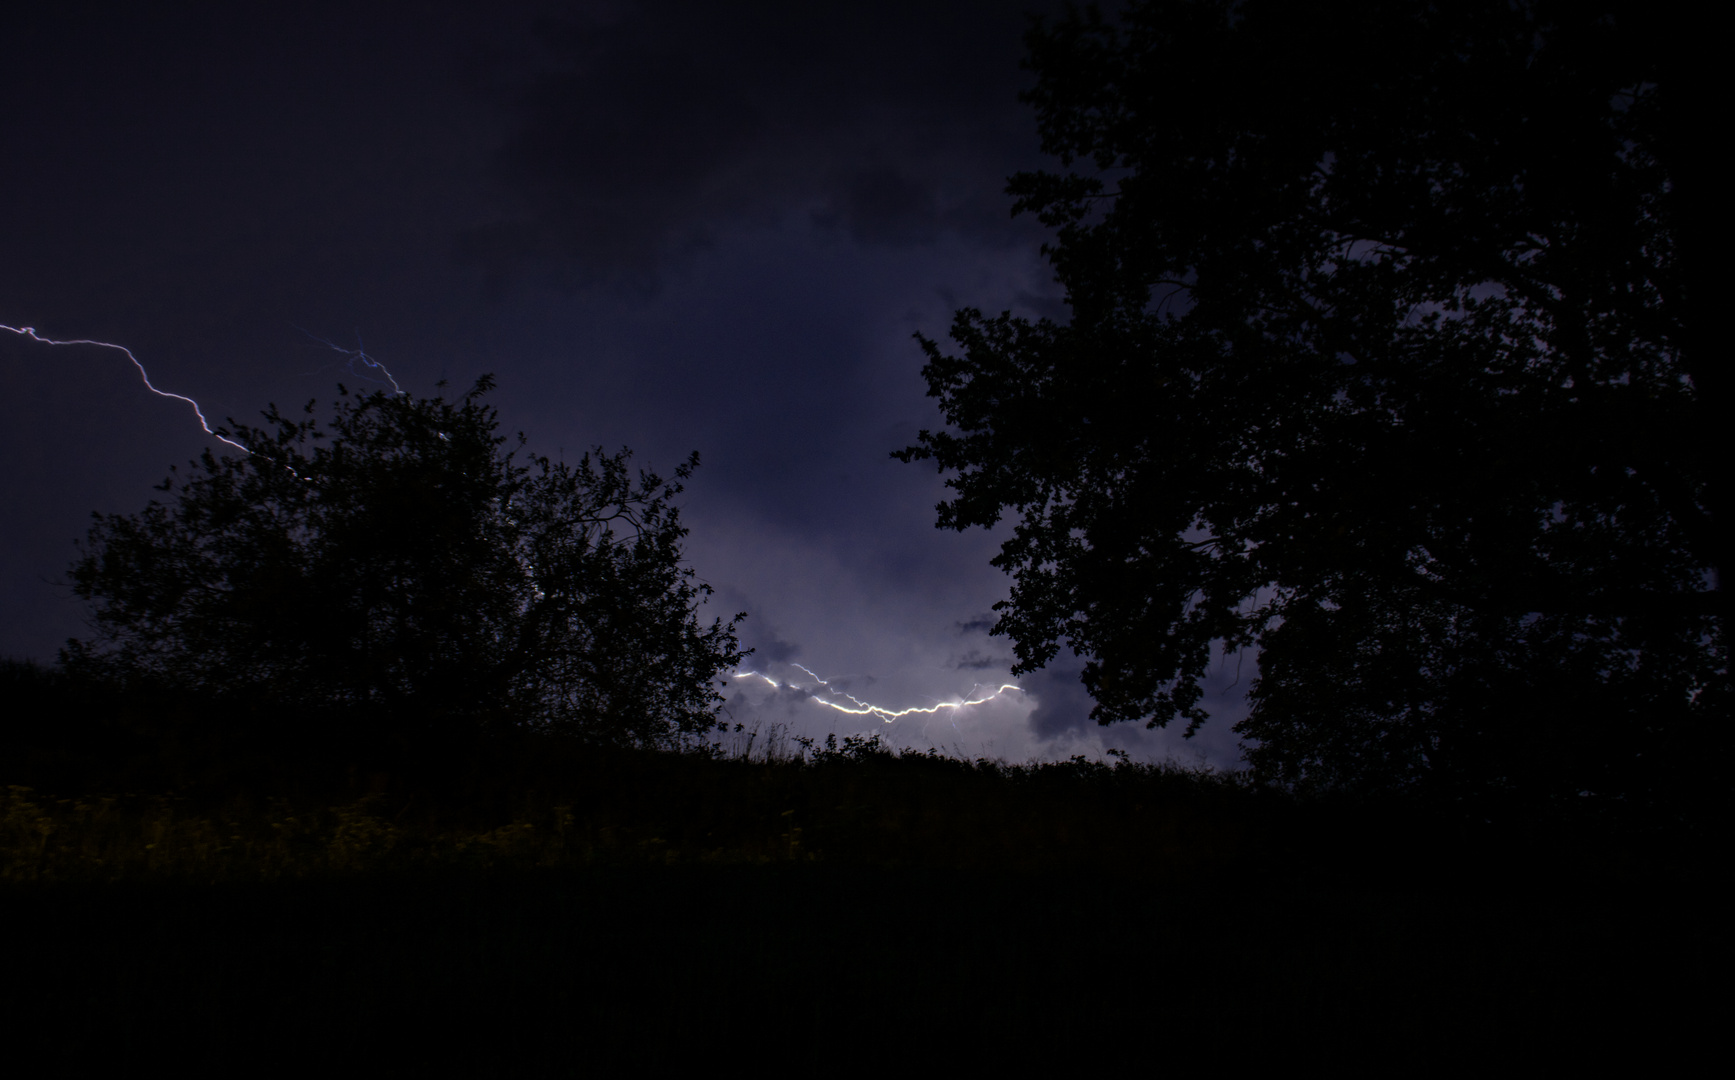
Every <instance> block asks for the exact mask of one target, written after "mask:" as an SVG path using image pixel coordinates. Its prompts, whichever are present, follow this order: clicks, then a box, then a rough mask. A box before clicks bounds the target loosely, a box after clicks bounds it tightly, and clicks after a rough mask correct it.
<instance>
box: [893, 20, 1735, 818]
mask: <svg viewBox="0 0 1735 1080" xmlns="http://www.w3.org/2000/svg"><path fill="white" fill-rule="evenodd" d="M1647 10H1648V9H1646V8H1644V7H1642V6H1640V5H1626V4H1608V5H1601V6H1599V5H1596V4H1576V3H1575V4H1552V3H1530V2H1517V3H1513V2H1507V0H1482V2H1470V3H1455V4H1427V3H1418V2H1408V3H1386V2H1365V3H1337V4H1324V5H1321V4H1291V3H1283V2H1280V0H1244V2H1228V0H1205V2H1188V0H1150V2H1139V3H1133V4H1131V5H1129V6H1128V7H1127V8H1126V9H1125V10H1124V11H1123V12H1122V13H1121V14H1120V15H1119V16H1118V17H1117V18H1113V19H1109V18H1104V17H1102V16H1100V15H1099V14H1098V13H1097V12H1096V11H1095V10H1094V9H1093V10H1091V11H1089V12H1086V13H1082V14H1081V13H1079V12H1077V11H1073V12H1071V13H1070V14H1069V15H1068V16H1067V17H1066V18H1064V19H1062V20H1060V21H1059V22H1056V23H1053V24H1038V25H1037V26H1036V27H1035V28H1034V29H1033V30H1032V32H1031V34H1030V36H1029V38H1028V43H1029V50H1030V51H1029V59H1028V61H1027V64H1028V66H1029V67H1030V68H1031V69H1032V70H1034V72H1035V73H1036V76H1037V84H1036V87H1035V89H1034V90H1032V91H1030V92H1029V93H1028V94H1027V95H1026V100H1027V101H1028V102H1030V103H1031V104H1033V105H1034V106H1035V108H1036V113H1037V117H1038V120H1039V125H1040V131H1041V134H1042V140H1043V148H1044V151H1045V152H1046V153H1048V154H1050V155H1053V156H1055V157H1057V158H1058V159H1059V161H1060V163H1061V164H1062V165H1063V166H1064V167H1065V168H1064V171H1060V172H1035V173H1021V174H1019V175H1017V176H1016V177H1014V178H1013V180H1012V182H1011V185H1010V187H1009V189H1008V190H1009V192H1010V193H1011V194H1013V195H1014V196H1016V200H1017V201H1016V205H1015V212H1031V213H1035V214H1037V215H1038V216H1039V217H1040V219H1041V220H1042V221H1043V222H1044V223H1045V224H1046V225H1048V226H1049V227H1051V228H1052V229H1053V230H1054V235H1055V239H1054V241H1053V242H1052V243H1051V244H1049V245H1048V246H1046V247H1045V249H1044V251H1045V253H1046V255H1047V257H1048V259H1049V261H1050V262H1051V264H1052V266H1053V268H1054V270H1055V273H1056V277H1057V280H1058V282H1059V283H1060V284H1061V285H1063V286H1064V288H1065V290H1066V302H1067V304H1068V305H1069V306H1070V309H1071V319H1070V321H1067V322H1064V323H1061V322H1056V321H1052V320H1049V319H1040V320H1036V321H1032V320H1029V319H1026V318H1022V317H1016V316H1013V315H1011V314H1010V313H1003V314H1001V315H999V316H997V317H989V316H985V315H983V314H982V313H981V312H980V311H977V310H974V309H966V310H963V311H960V312H958V313H957V316H956V319H955V321H954V324H953V327H952V330H951V337H952V339H953V342H954V343H955V346H956V348H955V351H946V350H944V349H942V348H941V347H940V345H939V344H938V343H936V342H934V341H931V340H928V339H925V338H924V339H922V347H923V348H924V350H925V351H926V355H927V364H926V366H925V368H924V369H923V370H924V376H925V378H926V379H927V382H928V386H929V392H930V394H931V395H932V396H934V397H937V398H938V399H939V402H940V407H941V409H942V411H943V413H944V416H945V419H946V421H947V424H948V427H947V428H946V429H945V430H941V431H938V432H929V431H923V432H922V433H921V434H920V436H919V438H918V442H917V445H915V446H912V447H910V448H908V449H906V450H903V451H901V452H900V454H899V455H898V456H901V457H902V458H903V459H904V460H906V461H907V460H918V459H919V460H929V461H933V462H934V463H936V464H937V465H938V467H939V468H940V469H941V470H942V471H944V472H950V473H951V474H952V475H951V477H950V478H949V479H948V481H947V483H948V485H949V487H950V488H951V489H952V491H953V492H954V496H953V497H951V498H950V499H949V501H947V502H944V503H942V504H941V505H940V507H939V524H940V525H941V526H942V527H951V528H957V529H964V528H968V527H971V526H978V525H980V526H989V525H992V524H994V523H995V522H997V521H998V520H1000V518H1001V517H1002V516H1003V515H1013V516H1015V519H1016V527H1015V529H1014V531H1013V533H1012V536H1011V538H1010V539H1009V540H1007V542H1006V543H1005V545H1004V546H1003V547H1002V549H1001V551H1000V554H999V556H998V557H997V558H996V559H995V560H994V562H995V564H996V565H997V566H999V567H1001V568H1002V569H1004V570H1005V571H1007V572H1008V573H1009V574H1011V575H1012V576H1013V578H1014V584H1013V588H1012V591H1011V595H1010V598H1009V599H1008V600H1007V601H1005V602H1004V603H1003V604H1001V605H1000V610H1001V615H1000V618H999V621H998V623H997V625H996V627H995V629H996V631H997V632H999V633H1003V634H1008V635H1010V637H1011V638H1012V641H1013V643H1014V646H1015V648H1016V651H1017V655H1018V658H1019V668H1018V669H1017V670H1029V669H1031V668H1034V667H1038V666H1041V665H1043V664H1045V663H1047V662H1048V661H1050V660H1051V659H1052V658H1053V657H1054V656H1055V655H1056V653H1057V651H1058V649H1059V647H1060V646H1061V645H1062V644H1063V643H1064V644H1070V646H1071V648H1073V649H1074V650H1075V651H1076V652H1077V653H1078V654H1079V655H1080V656H1082V657H1084V658H1086V660H1087V664H1086V666H1085V669H1084V675H1083V678H1084V681H1085V684H1086V686H1087V687H1088V689H1089V690H1090V692H1091V694H1092V695H1093V697H1094V699H1095V702H1096V706H1095V709H1094V712H1093V716H1095V717H1096V718H1097V719H1098V720H1099V721H1101V722H1103V723H1109V722H1113V721H1123V720H1135V719H1142V720H1145V721H1146V722H1148V723H1149V724H1150V725H1152V726H1156V725H1161V724H1165V723H1167V722H1169V721H1170V720H1172V719H1174V718H1176V717H1180V718H1182V719H1184V720H1185V721H1186V722H1187V724H1188V729H1187V730H1188V733H1189V734H1191V733H1192V731H1193V730H1194V729H1195V728H1196V727H1197V725H1198V724H1200V723H1201V722H1202V721H1203V720H1204V719H1205V713H1204V711H1203V710H1202V708H1201V707H1200V701H1201V685H1200V684H1201V680H1202V679H1203V678H1204V677H1205V676H1206V674H1207V672H1208V669H1209V667H1210V665H1211V664H1212V662H1213V659H1214V656H1215V655H1216V654H1217V650H1219V649H1228V650H1235V649H1242V648H1250V649H1253V650H1256V652H1257V656H1258V662H1259V676H1258V679H1257V680H1256V682H1254V684H1253V687H1252V690H1251V693H1250V701H1251V711H1250V714H1249V715H1248V716H1247V718H1246V719H1245V720H1244V721H1243V722H1241V723H1240V724H1239V726H1238V727H1237V731H1238V732H1240V733H1241V734H1242V735H1243V736H1245V737H1247V740H1248V747H1249V754H1250V758H1251V760H1252V762H1253V764H1254V766H1255V767H1256V769H1258V770H1259V771H1261V772H1262V773H1263V774H1265V775H1266V776H1268V777H1270V778H1273V779H1275V780H1279V781H1282V782H1286V783H1293V784H1300V785H1303V786H1307V785H1315V786H1320V787H1336V788H1343V787H1361V788H1375V789H1391V788H1414V787H1416V786H1417V785H1426V784H1436V785H1439V784H1446V785H1448V786H1449V787H1451V788H1452V789H1453V790H1458V791H1463V790H1465V789H1466V788H1467V787H1468V788H1474V789H1476V790H1481V791H1492V790H1514V791H1515V790H1523V791H1531V792H1550V793H1565V794H1569V795H1574V796H1576V795H1577V794H1578V793H1579V792H1581V791H1595V792H1597V793H1600V794H1608V795H1617V796H1620V797H1626V796H1627V795H1630V794H1633V793H1635V792H1637V791H1639V790H1640V789H1647V790H1648V789H1650V788H1654V787H1656V786H1657V785H1660V784H1666V783H1668V782H1670V781H1669V779H1668V778H1667V777H1666V776H1665V775H1663V774H1662V773H1661V772H1659V771H1658V769H1659V768H1660V765H1659V763H1660V762H1662V761H1663V760H1665V759H1666V760H1674V761H1679V760H1680V759H1681V756H1682V755H1681V754H1680V753H1678V751H1680V750H1681V749H1682V748H1683V747H1692V746H1698V747H1701V748H1702V747H1703V745H1704V744H1703V739H1704V738H1707V737H1710V734H1711V733H1713V732H1721V731H1722V728H1721V726H1720V725H1719V723H1718V721H1717V719H1716V718H1717V717H1719V716H1721V715H1723V714H1724V711H1725V710H1726V702H1727V698H1728V688H1729V681H1728V667H1727V652H1726V640H1725V638H1724V633H1725V629H1724V621H1725V619H1726V613H1727V601H1726V595H1725V593H1724V592H1723V591H1722V589H1721V587H1720V579H1719V573H1720V571H1721V570H1722V568H1723V567H1724V565H1725V563H1726V562H1727V554H1728V545H1729V542H1728V528H1727V505H1728V504H1727V481H1726V479H1725V478H1724V477H1723V476H1722V474H1720V473H1719V472H1717V471H1716V469H1715V468H1714V467H1713V466H1712V464H1711V461H1712V460H1713V458H1714V451H1715V447H1716V446H1717V445H1718V444H1719V443H1720V442H1721V440H1720V439H1719V438H1718V437H1717V436H1716V434H1715V432H1716V430H1717V425H1718V423H1719V422H1720V421H1721V419H1722V418H1723V417H1724V416H1726V415H1727V413H1726V410H1725V407H1724V406H1725V402H1724V398H1725V396H1726V390H1725V383H1726V380H1725V379H1724V377H1723V374H1722V369H1721V367H1720V366H1719V365H1721V364H1722V363H1723V361H1721V360H1720V359H1718V358H1717V354H1716V353H1715V352H1714V350H1713V349H1712V348H1710V347H1707V346H1706V345H1705V343H1704V342H1705V338H1704V337H1703V332H1702V329H1701V327H1702V323H1701V322H1700V320H1698V319H1696V318H1695V317H1694V314H1693V313H1694V312H1695V311H1696V310H1697V308H1696V307H1695V306H1694V305H1695V304H1697V303H1698V302H1699V292H1698V291H1696V290H1701V289H1702V288H1703V286H1702V284H1701V282H1703V281H1704V280H1705V278H1704V277H1703V275H1702V274H1700V273H1699V270H1700V269H1702V268H1703V266H1704V258H1703V255H1702V250H1701V240H1700V235H1701V234H1700V233H1698V232H1696V231H1695V230H1696V228H1697V227H1698V226H1699V225H1701V224H1703V222H1704V220H1705V219H1704V217H1703V215H1702V214H1701V213H1700V211H1699V206H1700V201H1699V200H1701V199H1702V196H1700V195H1699V190H1700V189H1699V188H1698V186H1697V185H1698V183H1699V180H1700V177H1701V175H1702V172H1701V171H1700V169H1699V166H1698V164H1697V159H1696V158H1695V155H1697V154H1698V153H1700V151H1699V150H1698V149H1697V145H1696V143H1697V139H1696V137H1694V136H1692V134H1691V132H1690V131H1688V129H1687V125H1686V122H1685V121H1684V120H1683V119H1682V115H1683V113H1684V110H1685V108H1686V106H1687V104H1688V103H1689V100H1690V98H1691V96H1692V95H1693V94H1694V93H1696V92H1697V91H1696V88H1695V87H1694V86H1693V85H1692V84H1690V83H1688V82H1686V81H1685V80H1686V78H1687V77H1688V75H1687V74H1685V73H1683V72H1681V71H1680V70H1679V69H1678V68H1675V67H1670V66H1668V65H1666V64H1665V63H1664V62H1663V57H1664V52H1663V49H1662V44H1661V43H1662V42H1663V41H1664V40H1665V38H1666V36H1667V35H1666V33H1665V30H1666V28H1661V27H1659V26H1658V25H1655V24H1654V23H1653V22H1651V21H1650V20H1649V19H1648V17H1647V15H1646V12H1647ZM1666 750H1667V751H1672V752H1674V753H1673V755H1672V756H1671V755H1670V754H1668V753H1665V752H1664V751H1666Z"/></svg>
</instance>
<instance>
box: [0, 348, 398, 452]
mask: <svg viewBox="0 0 1735 1080" xmlns="http://www.w3.org/2000/svg"><path fill="white" fill-rule="evenodd" d="M0 330H10V331H11V332H12V333H14V334H17V335H19V336H20V337H27V338H29V339H30V340H31V341H40V342H41V343H42V344H44V345H95V346H97V347H98V348H103V349H114V350H117V351H118V352H121V353H123V354H125V356H126V358H127V359H128V360H131V361H132V362H133V367H135V368H138V369H139V378H140V379H142V380H143V381H144V384H145V389H146V390H149V391H150V392H151V393H153V394H155V395H157V396H158V397H166V398H173V399H174V400H176V401H184V402H186V403H187V404H188V405H191V406H192V407H193V415H194V416H196V417H198V418H199V426H200V427H201V428H204V429H205V434H207V435H209V436H211V438H213V439H216V440H217V441H218V442H222V443H228V444H229V445H230V446H233V447H234V448H235V449H237V450H239V451H241V452H242V453H246V454H250V453H252V452H253V451H251V450H249V449H247V448H246V447H245V446H242V445H241V444H240V443H238V442H236V441H235V440H234V439H231V438H229V437H228V436H227V435H222V434H219V433H218V432H216V431H214V430H212V428H211V422H210V421H209V420H206V419H205V411H204V410H203V409H201V408H199V403H198V402H197V401H194V400H193V399H192V398H190V397H188V396H187V395H185V394H172V393H170V392H169V391H167V390H158V389H157V388H156V386H155V385H154V384H153V383H152V382H151V376H150V373H149V372H147V371H145V366H144V365H143V364H141V363H139V358H138V357H136V356H134V355H133V351H132V350H131V349H129V348H127V347H126V346H125V345H116V344H114V343H113V342H109V341H92V340H91V339H90V338H71V339H69V340H67V341H57V340H56V339H54V338H45V337H43V336H42V335H41V334H38V333H37V332H36V328H35V327H33V326H5V325H3V324H0ZM394 385H395V384H394Z"/></svg>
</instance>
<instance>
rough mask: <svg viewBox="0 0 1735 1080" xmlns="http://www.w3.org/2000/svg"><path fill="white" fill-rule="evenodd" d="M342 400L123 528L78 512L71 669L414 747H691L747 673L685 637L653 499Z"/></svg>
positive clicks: (682, 596) (390, 403)
mask: <svg viewBox="0 0 1735 1080" xmlns="http://www.w3.org/2000/svg"><path fill="white" fill-rule="evenodd" d="M491 385H492V384H491V381H490V380H489V379H487V378H484V379H483V380H481V381H479V382H478V383H477V384H476V386H475V388H474V389H472V390H471V391H470V392H469V393H467V394H465V395H463V396H462V397H461V398H460V399H458V400H457V401H455V402H453V401H447V400H445V399H444V398H442V397H434V398H416V397H412V396H410V395H407V394H403V395H399V394H388V393H384V392H368V393H351V392H349V391H347V390H344V389H343V388H342V387H340V388H339V390H340V395H339V397H338V399H337V400H336V402H335V403H334V404H333V407H332V411H331V418H330V421H329V424H328V425H322V424H321V423H320V422H319V420H318V418H317V416H316V415H315V414H316V406H315V403H314V402H309V403H308V404H307V407H306V410H305V415H304V416H302V417H299V418H292V417H288V416H285V415H283V414H282V413H280V412H279V411H278V410H277V408H276V407H275V406H272V407H271V408H270V409H269V410H268V411H267V412H266V413H265V414H264V417H265V425H264V426H263V427H251V426H247V425H235V424H233V422H231V424H232V425H233V430H231V431H227V432H225V434H227V435H229V436H231V437H232V438H234V439H235V440H236V441H238V442H240V443H242V444H244V445H245V446H247V447H248V448H249V451H250V452H249V453H244V454H228V455H223V456H218V455H215V454H213V453H211V452H210V451H208V450H207V451H206V452H205V454H204V455H203V457H202V458H201V459H200V460H198V461H196V462H193V463H191V466H190V470H189V471H188V472H186V473H181V472H179V471H173V470H172V471H171V475H170V476H169V478H168V479H166V480H165V481H164V482H163V484H162V485H161V486H160V487H159V489H158V490H160V491H163V492H166V493H168V497H167V499H166V500H161V501H159V500H153V501H152V502H151V503H150V504H149V505H148V506H147V507H146V508H145V510H144V511H143V512H142V513H138V514H132V515H119V514H114V515H103V514H97V515H96V522H95V524H94V525H93V527H92V528H91V530H90V533H89V538H88V541H87V542H86V544H85V545H83V549H82V551H81V554H80V557H79V558H78V560H77V561H76V562H75V563H74V565H73V567H72V573H71V578H72V583H73V587H74V590H75V591H76V593H77V595H78V596H80V597H81V598H83V599H85V600H86V601H88V602H89V603H90V604H91V608H92V613H93V624H94V627H95V630H96V634H95V636H94V637H93V638H91V639H90V640H86V641H74V642H69V643H68V648H67V650H66V652H65V653H64V659H65V660H66V661H67V662H68V663H69V664H70V665H71V666H73V667H75V668H81V669H85V670H95V671H98V672H101V673H104V674H107V675H110V676H114V677H117V678H119V679H122V680H131V681H147V682H153V683H157V684H164V683H166V684H169V685H172V686H179V687H187V688H192V689H196V690H199V691H203V692H211V693H214V694H217V695H219V696H229V697H242V698H246V697H256V698H257V697H263V698H265V699H268V700H270V701H271V702H273V703H275V704H279V705H285V706H289V707H292V708H301V709H305V710H310V711H337V712H341V713H352V714H357V715H367V716H371V717H375V718H378V719H381V720H384V721H386V722H389V723H391V724H394V725H405V726H409V727H412V728H421V729H424V730H427V731H429V732H433V731H435V730H441V729H444V730H450V729H452V728H454V727H473V726H476V725H500V724H506V725H532V726H536V727H541V728H546V729H551V730H556V731H562V732H567V733H571V734H575V735H578V736H581V737H584V738H587V739H592V740H600V741H608V742H617V743H633V744H641V745H647V744H648V745H655V744H664V743H669V742H671V741H678V740H680V739H682V738H683V737H686V736H692V735H697V734H700V733H702V732H704V731H707V730H709V729H710V728H711V727H712V726H713V725H714V724H715V723H716V722H717V708H718V707H719V705H720V703H721V701H722V698H721V696H720V695H719V693H718V692H717V684H716V682H715V679H716V676H717V675H718V674H719V673H720V672H722V671H724V670H725V669H728V668H730V667H732V666H734V665H735V664H737V663H738V662H739V661H740V659H741V656H742V653H741V651H740V649H739V647H738V644H737V641H736V636H735V625H736V622H738V621H739V619H740V618H741V616H736V617H735V619H734V620H732V621H730V622H729V623H724V622H722V621H721V620H720V619H718V620H713V621H712V623H711V624H710V625H709V626H704V625H702V624H701V623H700V621H699V617H698V611H699V607H700V606H701V605H702V604H703V602H704V600H705V597H707V596H708V595H709V594H710V592H711V590H710V587H709V586H707V585H704V584H702V583H699V582H696V581H695V580H694V571H693V570H692V569H691V568H689V567H686V566H684V565H683V562H682V552H681V539H682V537H684V536H685V535H686V531H687V530H686V529H685V528H684V527H682V525H681V524H680V520H679V514H678V511H677V510H676V508H675V507H674V506H673V505H672V504H671V500H672V499H673V498H674V496H675V495H676V494H677V493H679V492H680V491H681V481H684V480H686V479H687V478H688V477H689V476H690V475H691V474H692V471H693V470H694V468H696V467H697V465H698V455H697V454H694V455H693V456H692V457H691V458H690V459H689V460H688V461H687V462H685V463H684V464H682V465H681V466H680V467H679V468H677V469H676V470H675V474H674V478H673V479H672V480H670V481H665V480H663V479H662V478H661V477H659V476H657V475H656V474H654V473H651V472H647V471H642V470H641V471H639V472H638V474H637V475H636V476H635V475H634V474H633V471H632V469H631V467H630V453H629V452H628V451H626V450H622V451H620V452H619V453H616V454H607V453H604V452H603V451H602V449H601V448H597V449H596V450H595V451H594V452H593V453H591V454H587V455H586V456H585V457H584V458H583V460H582V461H580V462H579V464H578V465H576V466H573V465H568V464H565V463H561V462H553V461H550V460H549V459H548V458H547V457H540V456H535V455H530V456H528V457H526V458H525V459H523V460H519V457H518V455H519V453H520V452H521V450H522V449H523V445H524V436H522V435H520V436H519V437H518V444H519V445H518V448H516V449H513V450H511V451H507V450H505V448H504V444H505V443H506V441H507V440H506V438H505V437H504V436H502V435H499V434H497V428H498V423H499V422H498V417H497V415H496V412H495V410H493V409H492V408H491V407H487V406H485V405H484V404H483V403H482V400H481V399H482V397H483V395H484V394H485V393H486V392H487V391H488V390H489V389H490V388H491Z"/></svg>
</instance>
